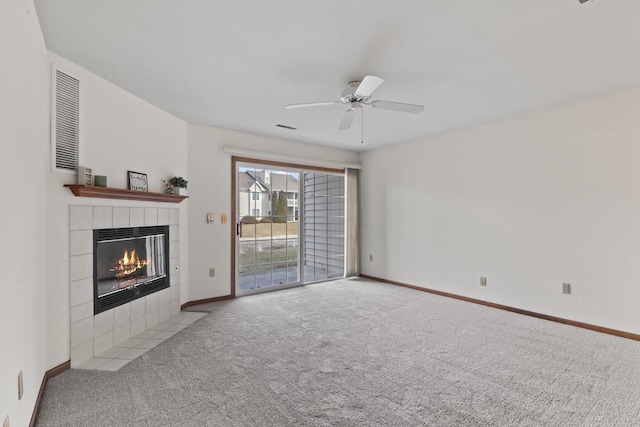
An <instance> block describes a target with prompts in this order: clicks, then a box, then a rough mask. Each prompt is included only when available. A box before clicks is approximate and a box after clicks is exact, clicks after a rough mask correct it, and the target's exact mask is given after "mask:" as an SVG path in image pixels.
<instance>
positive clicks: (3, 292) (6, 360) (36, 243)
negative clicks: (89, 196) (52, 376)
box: [0, 0, 49, 426]
mask: <svg viewBox="0 0 640 427" xmlns="http://www.w3.org/2000/svg"><path fill="white" fill-rule="evenodd" d="M0 62H1V63H2V67H0V94H2V95H1V99H2V101H1V102H0V144H2V145H1V146H2V150H1V153H0V170H2V173H3V176H4V181H5V183H4V187H5V191H4V194H3V199H2V201H1V202H0V271H2V281H1V282H0V343H1V345H2V352H1V353H0V423H1V422H3V421H4V419H5V417H6V416H7V415H9V416H10V421H11V425H12V426H26V425H28V424H29V419H30V418H31V414H32V412H33V408H34V405H35V401H36V397H37V395H38V390H39V389H40V383H41V381H42V377H43V375H44V372H45V370H46V369H47V366H46V326H45V325H46V323H45V322H46V319H45V310H46V309H45V300H46V291H47V288H46V259H47V251H46V238H47V231H46V221H45V220H44V218H46V215H47V204H46V191H47V187H46V170H47V167H48V163H47V162H48V159H49V157H48V152H49V145H48V125H49V118H48V108H47V100H48V97H47V87H48V79H49V73H48V64H47V52H46V49H45V45H44V41H43V38H42V34H41V32H40V26H39V23H38V19H37V16H36V12H35V9H34V7H33V3H32V1H31V0H2V1H1V2H0ZM20 370H22V371H23V375H24V392H25V394H24V396H23V398H22V400H18V387H17V382H18V372H19V371H20Z"/></svg>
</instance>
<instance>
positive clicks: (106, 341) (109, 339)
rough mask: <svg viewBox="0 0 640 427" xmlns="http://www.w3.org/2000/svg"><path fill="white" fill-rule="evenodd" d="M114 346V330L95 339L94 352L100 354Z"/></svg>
mask: <svg viewBox="0 0 640 427" xmlns="http://www.w3.org/2000/svg"><path fill="white" fill-rule="evenodd" d="M112 347H113V331H109V332H107V333H106V334H104V335H100V336H99V337H96V338H95V339H94V340H93V354H100V353H102V352H105V351H107V350H109V349H110V348H112Z"/></svg>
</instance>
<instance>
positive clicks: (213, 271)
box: [209, 267, 216, 277]
mask: <svg viewBox="0 0 640 427" xmlns="http://www.w3.org/2000/svg"><path fill="white" fill-rule="evenodd" d="M215 275H216V269H215V268H213V267H212V268H210V269H209V277H215Z"/></svg>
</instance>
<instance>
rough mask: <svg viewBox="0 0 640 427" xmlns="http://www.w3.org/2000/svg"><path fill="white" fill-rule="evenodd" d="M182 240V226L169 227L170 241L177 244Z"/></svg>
mask: <svg viewBox="0 0 640 427" xmlns="http://www.w3.org/2000/svg"><path fill="white" fill-rule="evenodd" d="M178 240H180V226H179V225H170V226H169V241H170V242H177V241H178Z"/></svg>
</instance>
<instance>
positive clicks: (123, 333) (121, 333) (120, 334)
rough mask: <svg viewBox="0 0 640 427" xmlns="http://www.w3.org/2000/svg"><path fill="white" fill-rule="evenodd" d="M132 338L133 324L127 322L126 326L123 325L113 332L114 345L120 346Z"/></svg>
mask: <svg viewBox="0 0 640 427" xmlns="http://www.w3.org/2000/svg"><path fill="white" fill-rule="evenodd" d="M129 338H131V324H130V323H129V322H127V324H126V325H122V326H120V327H118V328H115V329H114V330H113V344H114V345H119V344H120V343H121V342H123V341H127V340H128V339H129Z"/></svg>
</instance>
